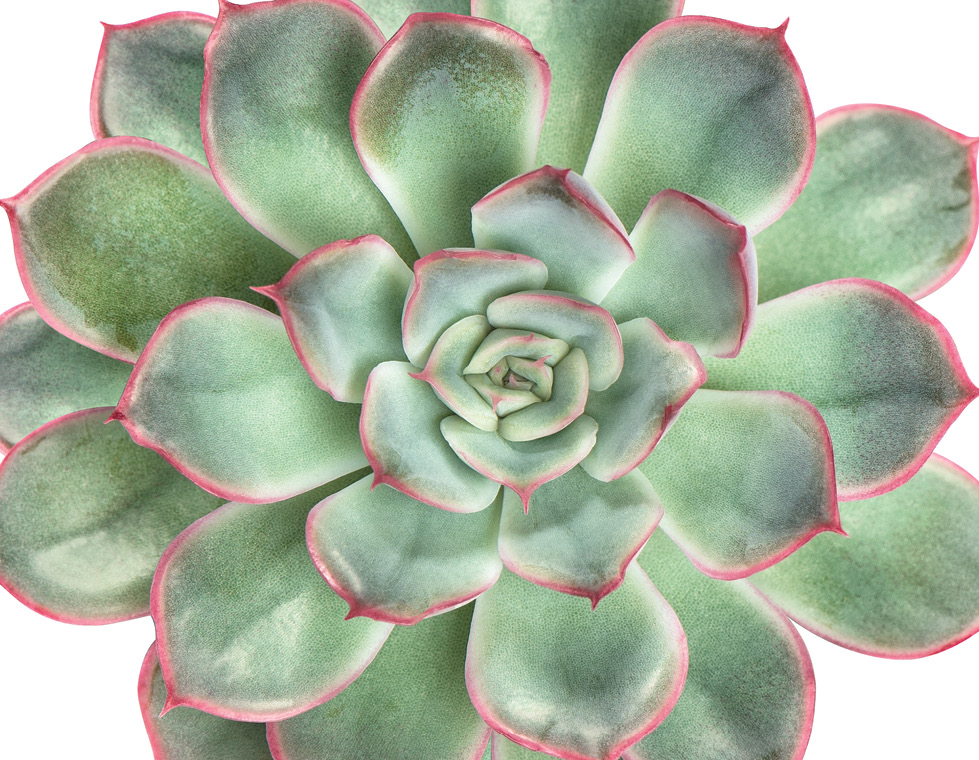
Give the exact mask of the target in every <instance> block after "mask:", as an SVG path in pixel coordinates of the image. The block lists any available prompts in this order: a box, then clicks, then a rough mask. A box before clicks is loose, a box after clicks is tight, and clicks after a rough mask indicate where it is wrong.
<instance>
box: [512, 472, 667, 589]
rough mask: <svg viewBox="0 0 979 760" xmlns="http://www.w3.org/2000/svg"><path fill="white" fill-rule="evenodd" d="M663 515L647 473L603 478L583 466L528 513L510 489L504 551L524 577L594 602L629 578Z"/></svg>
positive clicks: (540, 493) (548, 488)
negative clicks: (630, 568)
mask: <svg viewBox="0 0 979 760" xmlns="http://www.w3.org/2000/svg"><path fill="white" fill-rule="evenodd" d="M662 515H663V508H662V507H661V506H660V503H659V498H658V497H657V496H656V492H655V491H653V487H652V486H651V485H649V481H648V480H646V478H645V477H644V476H643V475H642V474H641V473H639V472H631V473H629V474H628V475H626V476H625V477H622V478H620V479H619V480H616V481H614V482H612V483H603V482H602V481H600V480H595V479H594V478H592V477H591V476H590V475H588V474H587V473H586V472H585V471H584V470H582V469H581V468H580V467H575V468H574V469H573V470H570V471H569V472H567V473H565V474H564V475H562V476H561V477H560V478H558V479H557V480H552V481H551V482H549V483H545V484H544V485H543V486H541V487H540V488H539V489H538V490H537V492H536V493H535V495H534V508H533V510H531V511H530V512H529V513H528V514H525V513H524V510H523V505H522V504H521V502H520V498H519V497H518V496H517V495H516V494H515V493H514V492H513V491H510V490H507V491H506V492H505V495H504V497H503V519H502V521H501V523H500V556H501V557H502V558H503V564H505V565H506V566H507V568H508V569H509V570H511V571H513V572H514V573H516V574H517V575H519V576H521V577H522V578H525V579H526V580H528V581H531V582H532V583H537V584H539V585H541V586H547V587H548V588H552V589H554V590H556V591H563V592H564V593H567V594H575V595H577V596H584V597H587V598H589V599H591V603H592V607H594V606H595V605H597V604H598V602H599V601H600V600H601V599H602V597H604V596H605V595H607V594H609V593H611V592H612V591H614V590H615V589H616V588H618V587H619V584H621V583H622V579H623V577H625V572H626V568H627V567H628V566H629V563H630V562H632V560H633V558H634V557H635V556H636V554H637V553H638V551H639V549H641V548H642V545H643V544H644V543H646V539H648V538H649V536H650V534H651V533H652V532H653V530H654V529H655V528H656V524H657V523H658V522H659V519H660V517H662Z"/></svg>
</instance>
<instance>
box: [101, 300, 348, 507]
mask: <svg viewBox="0 0 979 760" xmlns="http://www.w3.org/2000/svg"><path fill="white" fill-rule="evenodd" d="M359 414H360V407H359V406H357V405H355V404H342V403H340V402H338V401H334V400H333V399H332V398H330V396H329V395H328V394H327V393H324V392H323V391H321V390H320V389H319V388H317V387H316V386H315V385H314V384H313V381H312V380H311V379H310V377H309V375H307V374H306V370H305V369H303V366H302V364H300V363H299V359H297V358H296V354H295V353H294V352H293V350H292V346H291V345H290V343H289V338H288V337H287V336H286V329H285V327H284V326H283V324H282V320H281V319H279V318H278V317H276V316H274V315H272V314H269V313H268V312H267V311H263V310H262V309H259V308H257V307H255V306H251V305H249V304H246V303H242V302H241V301H232V300H230V299H226V298H208V299H203V300H200V301H193V302H191V303H188V304H185V305H184V306H181V307H180V308H178V309H175V310H174V311H173V312H172V313H171V314H170V315H169V316H168V317H167V318H166V319H165V320H164V321H163V323H162V324H161V325H160V329H159V330H157V332H156V333H155V334H154V336H153V339H152V341H151V342H150V344H149V345H148V346H147V348H146V351H145V352H144V353H143V356H142V357H141V358H140V360H139V362H138V363H137V364H136V369H135V370H134V371H133V374H132V377H131V378H130V379H129V384H128V385H127V386H126V391H125V393H124V395H123V397H122V400H121V401H120V402H119V406H118V407H117V408H116V411H115V413H114V414H113V419H118V420H120V421H121V422H122V423H123V424H124V425H125V426H126V428H127V429H128V430H129V433H130V435H132V437H133V440H135V441H136V442H137V443H139V444H140V445H141V446H147V447H149V448H151V449H154V450H155V451H159V452H160V453H161V454H163V456H165V457H166V458H167V459H168V460H169V461H170V462H171V463H172V464H173V465H174V466H176V467H177V468H178V469H179V470H180V471H181V472H183V473H184V474H185V475H187V476H188V477H190V478H191V479H192V480H193V481H194V482H195V483H197V484H198V485H200V486H201V487H203V488H206V489H207V490H209V491H211V492H212V493H216V494H219V495H221V496H224V497H225V498H228V499H235V500H237V501H246V502H266V501H278V500H279V499H285V498H287V497H289V496H294V495H296V494H297V493H301V492H303V491H307V490H309V489H310V488H315V487H316V486H318V485H322V484H323V483H325V482H327V481H330V480H333V479H335V478H338V477H339V476H341V475H345V474H346V473H348V472H352V471H353V470H356V469H358V468H359V467H363V466H364V465H366V464H367V460H366V459H365V458H364V452H363V449H362V448H361V445H360V437H359V436H358V433H357V420H358V416H359Z"/></svg>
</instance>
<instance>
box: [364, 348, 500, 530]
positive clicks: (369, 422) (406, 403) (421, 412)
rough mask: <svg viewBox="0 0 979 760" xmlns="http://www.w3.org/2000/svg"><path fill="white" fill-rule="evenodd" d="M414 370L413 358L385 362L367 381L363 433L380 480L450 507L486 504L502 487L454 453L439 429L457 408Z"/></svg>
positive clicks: (461, 508)
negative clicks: (411, 361) (450, 408)
mask: <svg viewBox="0 0 979 760" xmlns="http://www.w3.org/2000/svg"><path fill="white" fill-rule="evenodd" d="M411 370H412V366H411V365H410V364H408V363H407V362H385V363H384V364H380V365H378V366H377V367H376V368H375V369H374V371H373V372H371V376H370V379H369V380H368V381H367V393H366V395H365V396H364V409H363V413H362V414H361V417H360V435H361V439H362V440H363V443H364V451H365V452H366V454H367V458H368V459H369V460H370V463H371V467H372V468H373V469H374V485H375V486H377V485H380V484H382V483H384V484H386V485H389V486H391V487H392V488H396V489H397V490H399V491H401V492H402V493H404V494H406V495H407V496H410V497H411V498H413V499H417V500H418V501H423V502H425V503H426V504H432V505H434V506H436V507H439V508H440V509H446V510H449V511H450V512H478V511H479V510H481V509H485V508H486V507H488V506H489V505H490V504H491V503H492V502H493V499H495V498H496V494H497V493H498V492H499V490H500V489H499V486H497V485H496V484H495V483H493V482H491V481H489V480H487V479H486V478H484V477H483V476H482V475H480V474H479V473H478V472H476V471H475V470H473V469H472V468H471V467H468V466H466V464H465V463H464V462H462V461H460V459H459V457H457V456H456V455H455V454H454V453H453V451H452V449H451V448H450V447H449V445H448V444H447V443H446V442H445V439H444V438H443V437H442V434H441V432H439V423H440V422H441V421H442V420H443V419H445V418H448V417H450V416H451V414H452V413H451V412H450V411H449V409H448V408H447V407H446V406H445V405H444V404H443V403H442V402H441V401H439V400H438V398H437V397H436V395H435V393H433V392H432V389H431V388H429V387H428V385H426V384H425V382H424V381H423V380H419V379H417V378H416V377H413V376H412V372H411ZM453 419H458V418H456V417H453ZM459 421H460V422H462V420H459ZM463 424H468V423H463ZM492 435H495V434H492Z"/></svg>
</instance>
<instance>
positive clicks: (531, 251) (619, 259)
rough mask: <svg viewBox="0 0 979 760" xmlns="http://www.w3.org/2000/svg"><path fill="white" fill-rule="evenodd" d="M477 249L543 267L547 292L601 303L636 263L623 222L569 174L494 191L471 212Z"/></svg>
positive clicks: (554, 172) (540, 173) (529, 177)
mask: <svg viewBox="0 0 979 760" xmlns="http://www.w3.org/2000/svg"><path fill="white" fill-rule="evenodd" d="M472 216H473V238H474V240H475V241H476V245H477V246H478V247H479V248H496V249H500V250H503V251H517V252H519V253H525V254H527V255H529V256H533V257H534V258H536V259H540V260H541V261H543V262H544V263H545V264H547V271H548V275H549V276H548V280H547V287H548V288H550V289H551V290H561V291H564V292H567V293H574V294H575V295H579V296H582V297H584V298H587V299H588V300H590V301H594V302H595V303H598V302H600V301H601V300H602V299H603V298H604V297H605V295H606V293H608V292H609V290H610V289H611V288H612V286H613V285H614V284H615V282H616V280H618V279H619V277H620V276H621V275H622V272H624V271H625V269H626V267H628V266H629V265H630V264H631V263H632V262H633V261H635V259H636V255H635V253H633V251H632V246H631V245H630V244H629V238H628V236H627V233H626V231H625V228H624V227H623V226H622V222H620V221H619V218H618V217H617V216H616V215H615V212H614V211H612V209H611V208H610V207H609V205H608V204H607V203H606V202H605V200H604V199H603V198H602V197H601V196H600V195H599V194H598V193H596V192H595V190H594V188H592V186H591V185H589V184H588V183H587V182H585V181H584V180H583V179H582V178H581V177H579V176H578V175H577V174H575V173H574V172H572V171H571V170H570V169H555V168H554V167H553V166H545V167H543V168H542V169H538V170H536V171H533V172H531V173H530V174H525V175H523V176H522V177H517V178H516V179H514V180H511V181H510V182H507V183H506V184H505V185H503V186H501V187H498V188H497V189H496V190H494V191H493V192H491V193H490V194H489V195H487V196H486V197H485V198H483V199H482V200H481V201H479V203H477V204H476V205H475V206H473V208H472Z"/></svg>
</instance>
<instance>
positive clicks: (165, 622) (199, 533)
mask: <svg viewBox="0 0 979 760" xmlns="http://www.w3.org/2000/svg"><path fill="white" fill-rule="evenodd" d="M363 474H364V473H363V472H360V473H358V474H356V475H354V476H348V477H346V478H343V479H341V480H338V481H334V482H333V483H330V484H329V485H328V486H325V487H324V488H321V489H318V490H316V491H311V492H309V493H304V494H302V495H300V496H297V497H295V498H293V499H290V500H288V501H282V502H279V503H277V504H234V503H233V504H227V505H226V506H224V507H222V508H221V509H219V510H217V511H216V512H212V513H211V514H210V515H208V516H207V517H206V518H205V519H203V520H199V521H198V522H196V523H194V525H192V526H191V527H190V528H188V529H187V530H186V531H184V532H183V533H182V534H181V535H180V536H179V537H178V538H177V540H176V541H174V542H173V543H172V544H171V545H170V548H169V549H167V551H166V554H164V556H163V559H162V560H161V562H160V567H159V569H158V570H157V571H156V577H155V578H154V580H153V592H152V599H151V604H152V613H153V621H154V623H155V624H156V634H157V646H158V651H159V654H160V664H161V666H162V668H163V677H164V679H165V680H166V686H167V702H166V708H165V709H167V710H169V709H170V708H173V707H177V706H178V705H186V706H188V707H194V708H196V709H198V710H204V711H206V712H209V713H212V714H214V715H220V716H221V717H224V718H230V719H232V720H247V721H273V720H284V719H285V718H289V717H292V716H293V715H297V714H298V713H301V712H303V711H305V710H308V709H310V708H311V707H314V706H315V705H318V704H321V703H323V702H325V701H327V700H328V699H331V698H332V697H334V696H336V695H337V694H338V693H340V692H341V691H342V690H343V689H344V688H345V687H346V686H347V685H348V684H350V683H351V682H352V681H353V680H354V679H355V678H356V677H357V676H358V675H360V673H361V671H362V670H363V669H364V668H365V667H367V665H368V663H370V661H371V660H372V659H373V657H374V655H375V654H376V653H377V650H378V649H379V648H380V647H381V645H382V644H383V643H384V640H385V639H386V638H387V635H388V633H389V632H390V630H391V627H392V626H391V625H390V624H388V623H379V622H377V621H375V620H369V619H367V618H357V619H354V620H344V615H345V613H346V611H347V605H346V603H344V601H343V599H341V598H340V597H339V596H337V594H336V593H335V592H334V591H333V589H331V588H330V587H329V586H328V585H327V584H326V583H324V582H323V578H322V577H321V576H320V574H319V573H318V572H316V568H315V567H313V563H312V562H310V561H309V552H308V551H307V549H306V540H305V539H306V536H305V532H306V531H305V524H306V516H307V514H308V512H309V510H310V508H311V507H312V506H313V505H314V504H316V503H317V502H318V501H321V500H322V499H324V498H326V497H327V496H329V495H330V494H331V493H335V492H336V491H338V490H340V489H341V488H343V487H345V486H347V485H349V484H350V483H351V482H353V481H354V479H355V478H359V477H363Z"/></svg>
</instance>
